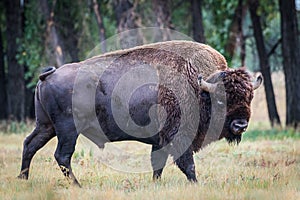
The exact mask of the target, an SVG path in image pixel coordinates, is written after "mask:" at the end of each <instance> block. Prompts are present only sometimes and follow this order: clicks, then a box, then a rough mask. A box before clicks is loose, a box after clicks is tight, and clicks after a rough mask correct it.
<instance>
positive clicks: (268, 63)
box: [0, 0, 300, 129]
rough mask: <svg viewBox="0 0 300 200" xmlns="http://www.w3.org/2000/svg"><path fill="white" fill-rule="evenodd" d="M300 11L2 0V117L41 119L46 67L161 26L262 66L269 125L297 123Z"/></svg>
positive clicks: (231, 59) (240, 3)
mask: <svg viewBox="0 0 300 200" xmlns="http://www.w3.org/2000/svg"><path fill="white" fill-rule="evenodd" d="M299 10H300V1H299V0H295V1H294V0H288V1H286V0H278V1H276V0H266V1H259V0H228V1H223V0H103V1H99V0H98V1H97V0H73V1H69V0H59V1H58V0H5V1H1V2H0V119H5V120H6V121H7V120H8V122H9V121H15V120H17V121H25V120H26V119H32V118H34V104H33V97H34V88H35V85H36V83H37V80H38V78H37V77H38V74H39V73H40V71H41V69H42V68H43V67H45V66H50V65H53V66H56V67H60V66H62V65H63V64H65V63H69V62H78V61H81V60H84V59H86V58H88V57H89V53H90V52H91V50H93V49H94V48H95V47H97V46H98V47H99V45H100V49H101V52H102V53H103V52H106V51H109V49H107V46H106V44H105V42H104V41H105V40H106V39H108V38H111V37H112V36H114V35H115V34H117V33H120V32H123V31H127V30H132V29H136V28H145V27H159V28H166V29H171V30H175V31H178V32H180V33H183V34H185V35H187V36H190V37H191V38H193V39H194V40H195V41H197V42H202V43H206V44H209V45H210V46H212V47H213V48H215V49H217V50H218V51H220V52H221V53H222V54H223V55H224V56H225V57H226V59H227V61H228V64H229V66H230V67H234V68H237V67H241V66H246V68H247V69H248V70H250V71H253V72H257V71H261V73H262V74H263V76H264V88H265V89H264V92H265V101H266V106H267V109H265V112H268V114H267V116H268V117H269V119H268V121H269V123H270V125H271V126H276V127H289V128H292V129H297V128H299V121H300V104H299V103H298V101H299V99H300V87H299V86H298V84H299V83H300V67H299V66H300V40H299V26H298V22H299V20H300V12H299ZM166 40H167V39H166ZM273 72H283V74H284V77H285V78H284V82H285V84H284V85H285V88H284V90H285V92H284V93H283V94H285V107H286V108H285V112H286V113H285V116H284V120H282V119H280V115H279V114H278V110H277V106H276V98H275V94H274V87H273V83H272V79H271V75H272V73H273ZM273 81H274V80H273ZM275 81H276V80H275Z"/></svg>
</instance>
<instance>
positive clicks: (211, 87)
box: [198, 74, 217, 93]
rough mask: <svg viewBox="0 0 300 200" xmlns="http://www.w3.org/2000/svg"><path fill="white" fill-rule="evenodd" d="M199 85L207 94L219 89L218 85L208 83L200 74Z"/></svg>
mask: <svg viewBox="0 0 300 200" xmlns="http://www.w3.org/2000/svg"><path fill="white" fill-rule="evenodd" d="M198 85H199V87H200V89H202V90H204V91H206V92H209V93H213V92H215V90H216V88H217V83H215V84H212V83H208V82H206V81H204V80H203V78H202V76H201V75H200V74H199V75H198Z"/></svg>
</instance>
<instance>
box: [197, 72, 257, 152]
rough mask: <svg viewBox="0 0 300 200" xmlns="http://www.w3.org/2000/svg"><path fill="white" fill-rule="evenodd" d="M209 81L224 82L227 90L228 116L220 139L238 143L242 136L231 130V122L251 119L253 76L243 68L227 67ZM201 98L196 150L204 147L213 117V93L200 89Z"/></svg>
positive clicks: (216, 95)
mask: <svg viewBox="0 0 300 200" xmlns="http://www.w3.org/2000/svg"><path fill="white" fill-rule="evenodd" d="M207 82H209V83H218V84H222V85H223V86H224V88H225V92H226V100H225V101H226V106H227V107H226V117H225V123H224V126H223V129H222V132H221V134H220V136H219V139H222V138H226V140H227V141H228V142H229V143H236V144H238V143H239V142H240V141H241V137H242V136H241V135H235V134H233V133H232V131H231V130H230V124H231V122H232V121H233V120H234V119H245V120H247V121H249V119H250V115H251V109H250V104H251V101H252V99H253V86H252V77H251V75H250V74H249V73H248V72H246V71H245V70H242V69H237V70H231V69H227V70H224V71H221V72H217V73H215V74H212V75H211V76H210V77H209V78H208V79H207ZM219 89H220V87H218V89H217V90H216V91H215V92H214V94H213V95H214V98H218V95H219V93H220V91H219ZM200 99H201V100H200V107H201V111H200V115H201V116H200V123H199V132H198V135H197V136H196V138H195V140H194V142H193V147H194V151H198V150H199V149H200V148H201V147H202V145H203V140H204V138H205V136H206V134H207V130H208V127H209V123H210V118H211V95H210V94H209V93H208V92H206V91H201V90H200ZM217 117H222V116H217ZM211 123H215V122H211ZM216 134H217V133H216Z"/></svg>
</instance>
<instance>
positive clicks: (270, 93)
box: [249, 0, 281, 127]
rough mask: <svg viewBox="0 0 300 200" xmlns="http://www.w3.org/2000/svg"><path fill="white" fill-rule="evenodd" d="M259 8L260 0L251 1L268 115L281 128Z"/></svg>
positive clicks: (250, 7)
mask: <svg viewBox="0 0 300 200" xmlns="http://www.w3.org/2000/svg"><path fill="white" fill-rule="evenodd" d="M258 6H259V2H258V0H249V11H250V16H251V20H252V25H253V31H254V37H255V41H256V48H257V51H258V57H259V63H260V70H261V73H262V75H263V77H264V87H265V93H266V100H267V106H268V114H269V119H270V122H271V126H272V127H273V126H274V125H279V126H281V122H280V118H279V115H278V112H277V108H276V101H275V96H274V90H273V84H272V79H271V72H270V64H269V59H268V56H267V52H266V48H265V43H264V38H263V32H262V27H261V23H260V17H259V16H258V15H257V8H258Z"/></svg>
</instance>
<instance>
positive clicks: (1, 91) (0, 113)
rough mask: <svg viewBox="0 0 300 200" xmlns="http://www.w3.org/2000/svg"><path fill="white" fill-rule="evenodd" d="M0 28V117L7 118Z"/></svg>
mask: <svg viewBox="0 0 300 200" xmlns="http://www.w3.org/2000/svg"><path fill="white" fill-rule="evenodd" d="M1 33H2V30H1V26H0V119H6V118H7V96H6V80H5V66H4V51H3V40H2V34H1Z"/></svg>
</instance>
